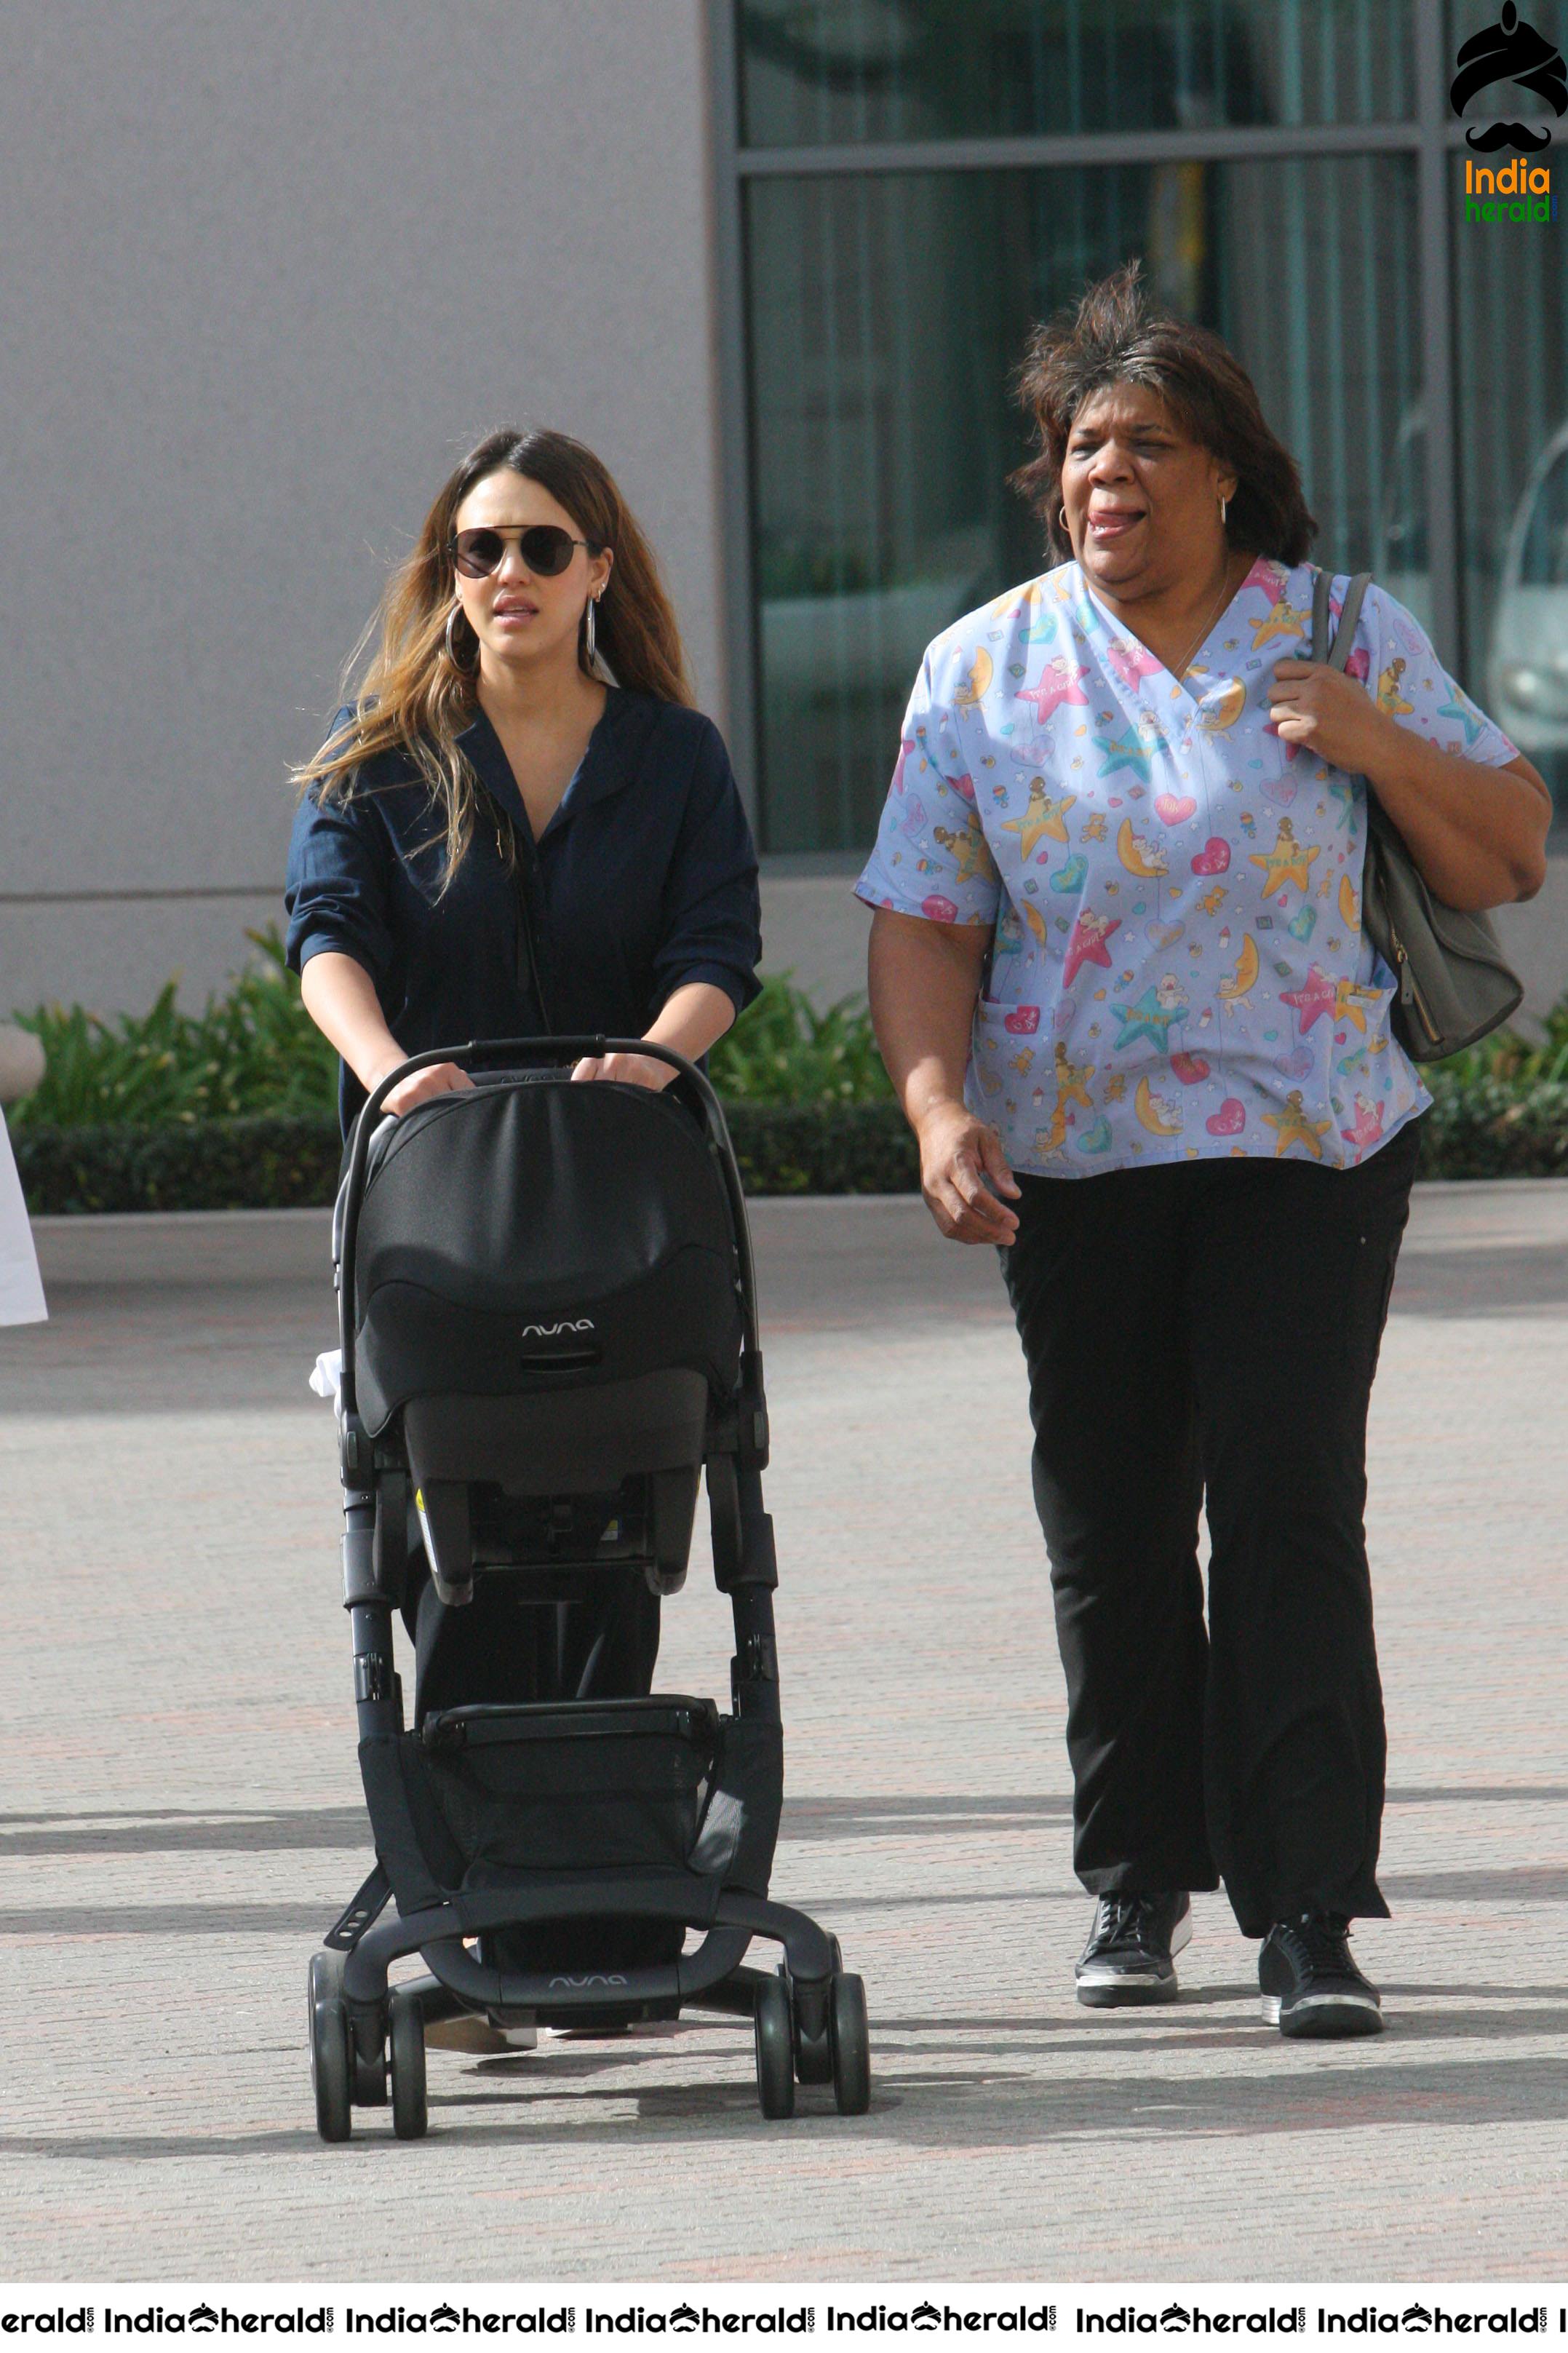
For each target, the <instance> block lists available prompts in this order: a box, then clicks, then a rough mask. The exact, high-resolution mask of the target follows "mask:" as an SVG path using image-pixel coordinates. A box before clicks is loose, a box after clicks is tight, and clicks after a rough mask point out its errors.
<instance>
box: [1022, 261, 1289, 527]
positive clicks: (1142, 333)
mask: <svg viewBox="0 0 1568 2353" xmlns="http://www.w3.org/2000/svg"><path fill="white" fill-rule="evenodd" d="M1142 276H1143V273H1142V263H1141V262H1138V261H1130V262H1128V263H1127V264H1126V265H1125V266H1124V267H1123V268H1122V269H1118V270H1117V271H1115V272H1114V274H1113V275H1112V276H1111V277H1110V278H1105V279H1102V280H1100V284H1099V285H1098V286H1091V287H1090V288H1089V290H1088V292H1087V293H1086V294H1085V295H1084V296H1083V297H1082V299H1081V301H1079V304H1078V307H1077V308H1076V310H1068V311H1058V313H1057V314H1056V316H1055V317H1054V318H1052V319H1047V321H1046V322H1045V323H1044V324H1043V325H1041V326H1038V327H1037V328H1036V329H1035V332H1034V333H1033V334H1032V335H1031V336H1030V338H1029V343H1028V349H1027V352H1026V354H1025V358H1024V364H1023V365H1022V366H1021V367H1020V368H1019V370H1018V373H1017V376H1016V391H1017V396H1018V400H1019V403H1020V405H1021V406H1023V407H1025V408H1026V409H1028V410H1030V411H1031V413H1032V414H1033V417H1034V419H1035V430H1036V436H1037V440H1038V443H1039V455H1038V456H1037V457H1036V458H1033V459H1030V461H1029V463H1028V464H1027V465H1026V466H1021V467H1020V468H1019V469H1018V470H1017V472H1016V474H1015V475H1014V476H1013V477H1012V482H1013V487H1014V489H1015V490H1016V491H1019V492H1020V493H1021V494H1022V495H1023V497H1025V498H1026V499H1027V501H1028V502H1029V504H1030V506H1031V507H1032V508H1033V509H1034V511H1035V512H1036V513H1037V515H1038V516H1039V517H1040V520H1041V521H1042V522H1044V524H1045V526H1046V533H1047V542H1048V543H1049V546H1050V551H1051V554H1053V555H1054V556H1056V557H1058V559H1064V560H1065V559H1066V558H1067V557H1068V556H1069V555H1070V554H1072V547H1071V544H1070V543H1069V541H1068V536H1067V533H1065V532H1064V531H1063V530H1062V528H1061V524H1060V522H1059V521H1058V509H1059V506H1060V503H1061V480H1062V460H1063V459H1064V458H1065V457H1066V455H1067V446H1068V434H1069V433H1070V432H1071V431H1072V422H1073V418H1074V417H1076V416H1077V414H1078V412H1079V408H1080V407H1081V406H1083V403H1084V402H1085V401H1086V400H1087V399H1088V398H1089V396H1090V394H1092V393H1097V392H1103V391H1104V390H1105V388H1106V386H1107V385H1113V384H1140V385H1146V386H1147V388H1148V389H1149V391H1151V392H1154V393H1158V395H1159V396H1160V398H1161V399H1162V400H1163V402H1164V403H1165V405H1166V406H1167V407H1168V408H1169V409H1170V410H1171V411H1172V413H1173V416H1175V417H1178V418H1179V419H1180V420H1181V422H1182V423H1183V424H1184V426H1185V427H1186V429H1187V431H1188V432H1189V433H1190V434H1191V435H1192V437H1193V438H1194V441H1197V442H1200V443H1201V444H1202V446H1203V447H1204V448H1205V449H1207V450H1209V451H1210V452H1211V453H1212V455H1213V456H1215V458H1218V459H1220V460H1221V462H1222V464H1224V465H1226V466H1227V467H1228V468H1230V469H1231V470H1232V471H1233V472H1234V473H1235V475H1236V495H1235V497H1234V498H1233V499H1232V500H1231V501H1230V511H1229V513H1228V515H1227V516H1226V538H1227V539H1228V540H1229V542H1230V543H1231V545H1232V546H1233V547H1238V548H1245V549H1246V550H1247V553H1248V554H1253V555H1267V556H1272V557H1274V558H1275V559H1277V560H1278V561H1279V563H1281V564H1292V565H1293V564H1300V563H1301V562H1302V561H1303V560H1304V558H1305V556H1306V554H1307V550H1308V549H1309V547H1310V545H1311V543H1312V541H1313V539H1314V538H1315V537H1316V535H1317V529H1318V526H1317V524H1316V523H1315V522H1313V520H1312V517H1311V516H1310V514H1309V513H1308V512H1307V501H1306V500H1305V498H1304V497H1303V496H1302V493H1301V471H1300V467H1299V466H1298V465H1297V463H1296V460H1295V459H1294V458H1292V456H1291V455H1290V452H1289V449H1287V448H1286V447H1285V445H1284V443H1283V442H1282V441H1281V440H1280V439H1279V437H1278V435H1277V434H1275V433H1274V432H1273V431H1272V430H1271V429H1270V427H1269V426H1268V422H1267V420H1266V419H1265V417H1264V414H1263V410H1262V408H1261V407H1260V406H1259V404H1258V394H1257V392H1256V390H1255V389H1254V386H1253V382H1252V378H1251V377H1250V376H1249V375H1247V370H1246V369H1245V368H1244V367H1242V366H1241V365H1240V364H1239V363H1238V362H1237V360H1236V359H1235V357H1234V356H1233V355H1232V353H1230V352H1229V351H1227V349H1226V346H1225V344H1224V343H1222V342H1221V341H1220V339H1219V337H1218V336H1217V335H1215V334H1212V333H1211V332H1209V330H1208V328H1206V327H1196V326H1194V325H1193V324H1192V323H1191V322H1189V321H1188V320H1185V319H1178V318H1175V317H1173V315H1172V314H1171V313H1170V312H1169V311H1158V310H1155V309H1154V308H1153V307H1152V304H1151V302H1150V301H1149V299H1148V296H1147V295H1146V293H1145V291H1144V289H1143V282H1142Z"/></svg>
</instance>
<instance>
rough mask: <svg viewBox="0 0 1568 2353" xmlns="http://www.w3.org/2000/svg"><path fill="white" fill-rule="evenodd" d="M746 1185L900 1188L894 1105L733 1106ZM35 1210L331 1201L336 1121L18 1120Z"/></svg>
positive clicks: (906, 1150)
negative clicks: (148, 1123) (98, 1123)
mask: <svg viewBox="0 0 1568 2353" xmlns="http://www.w3.org/2000/svg"><path fill="white" fill-rule="evenodd" d="M728 1112H729V1119H730V1129H731V1134H732V1135H733V1137H734V1141H735V1150H736V1154H737V1155H738V1157H739V1159H740V1163H741V1173H742V1177H743V1179H744V1182H745V1186H746V1189H747V1191H748V1192H750V1193H758V1194H761V1193H907V1192H910V1191H911V1190H912V1189H913V1187H914V1184H915V1174H916V1160H915V1149H914V1143H913V1139H912V1138H911V1137H910V1133H909V1130H908V1129H907V1128H906V1127H905V1125H904V1122H903V1117H902V1114H901V1113H900V1111H899V1108H898V1106H897V1104H896V1103H840V1104H833V1103H823V1104H811V1105H807V1106H805V1107H804V1108H801V1109H798V1110H797V1109H795V1108H792V1107H790V1106H786V1105H784V1104H775V1103H731V1104H730V1105H729V1106H728ZM14 1145H15V1149H16V1166H17V1168H18V1169H19V1171H20V1173H21V1178H22V1189H23V1191H24V1193H25V1194H26V1199H27V1207H28V1208H29V1209H30V1210H31V1211H32V1213H33V1215H34V1216H35V1217H45V1216H54V1217H59V1216H66V1217H75V1216H80V1215H84V1214H89V1213H91V1212H93V1211H102V1210H108V1209H301V1208H321V1207H323V1206H325V1205H326V1204H328V1203H330V1202H331V1198H332V1196H333V1194H334V1192H335V1191H336V1189H337V1182H338V1166H339V1159H340V1154H341V1146H340V1144H339V1139H338V1126H337V1122H336V1121H335V1120H330V1119H329V1120H323V1119H272V1118H250V1119H212V1120H197V1121H193V1122H191V1123H190V1124H186V1125H182V1126H166V1127H128V1126H121V1125H114V1126H107V1125H106V1126H102V1127H47V1126H42V1125H37V1126H27V1127H20V1128H18V1130H17V1132H16V1136H15V1138H14Z"/></svg>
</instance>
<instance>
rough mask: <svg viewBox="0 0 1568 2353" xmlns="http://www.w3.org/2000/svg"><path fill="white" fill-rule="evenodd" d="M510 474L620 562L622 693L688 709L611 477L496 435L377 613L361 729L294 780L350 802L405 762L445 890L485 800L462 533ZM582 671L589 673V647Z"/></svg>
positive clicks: (617, 628) (356, 725)
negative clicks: (396, 762) (460, 594)
mask: <svg viewBox="0 0 1568 2353" xmlns="http://www.w3.org/2000/svg"><path fill="white" fill-rule="evenodd" d="M503 467H504V468H506V469H508V470H510V472H512V473H514V474H522V475H524V476H526V477H527V479H528V480H530V481H532V482H537V483H538V484H539V485H540V488H541V489H542V490H545V491H549V493H550V495H551V497H552V499H554V500H555V501H556V502H557V503H558V504H559V505H561V506H563V507H564V508H565V510H566V512H567V513H568V514H569V515H570V516H571V518H572V520H573V522H574V523H575V524H576V526H577V528H578V530H579V531H580V532H581V533H582V534H583V536H584V539H585V540H586V541H587V542H588V543H589V545H590V547H591V548H592V549H593V550H594V551H595V553H596V552H598V551H599V550H602V549H605V548H608V549H609V550H610V552H611V554H613V556H614V558H615V561H614V563H613V564H612V565H611V567H610V577H609V581H608V584H607V585H606V586H605V592H604V595H603V596H601V597H600V599H599V602H598V606H597V607H596V631H597V637H598V651H599V653H600V655H601V656H602V657H603V659H604V660H605V663H606V665H607V666H608V668H609V670H611V671H612V673H613V674H614V677H615V680H616V684H617V685H619V686H624V687H628V688H630V689H631V690H632V691H633V692H635V693H638V694H652V695H657V696H658V698H659V700H660V701H661V702H682V703H689V702H690V700H691V690H690V688H689V684H688V682H687V676H686V657H685V655H684V653H683V652H682V650H681V645H680V632H679V628H677V626H676V620H675V614H674V611H673V609H672V608H671V606H670V602H669V598H668V596H667V595H666V593H665V588H664V583H663V581H662V580H661V579H660V577H659V571H658V564H657V562H656V561H655V559H654V554H653V550H652V548H651V547H650V546H649V545H648V543H647V538H646V537H645V536H644V534H643V532H642V530H641V528H640V527H639V525H638V523H637V518H636V516H635V515H634V514H633V513H632V512H631V510H630V508H629V507H628V506H627V505H626V501H625V500H624V499H623V498H622V496H621V494H620V491H619V490H618V489H617V488H616V481H615V478H614V477H613V475H612V474H611V473H610V471H609V469H608V468H607V467H606V466H605V465H604V464H603V463H602V461H601V460H600V459H597V458H596V457H595V455H594V452H593V451H592V450H591V449H588V448H584V445H583V443H582V442H581V441H574V440H573V438H572V437H571V435H570V434H567V433H552V432H548V431H543V430H540V431H535V432H529V433H523V432H519V431H517V430H515V429H514V428H512V427H504V428H503V429H502V430H501V431H500V432H498V433H488V434H487V435H486V436H485V438H484V439H483V440H482V441H481V442H480V443H479V446H478V447H477V448H473V449H470V450H469V452H468V456H467V457H466V458H465V459H463V462H462V464H461V465H460V466H458V468H457V470H456V471H455V472H453V473H452V474H450V475H449V476H448V477H447V480H446V481H445V482H444V483H443V484H442V486H441V489H440V491H438V493H437V498H436V502H435V504H434V505H433V506H432V508H431V509H430V512H429V513H428V514H427V515H426V518H425V521H424V523H423V525H422V526H421V528H420V533H419V537H418V539H417V540H416V543H415V546H414V551H413V553H412V554H411V555H409V557H408V558H407V560H406V562H405V563H404V564H402V565H399V566H398V568H397V570H396V571H395V573H394V574H393V575H392V578H391V579H390V580H389V581H388V583H387V586H386V594H385V595H384V597H383V598H382V601H381V606H380V609H379V611H378V612H377V614H376V615H375V616H374V617H373V619H372V620H371V623H370V625H369V627H368V628H367V629H366V630H365V633H364V635H363V637H362V638H361V639H360V641H359V643H358V645H357V646H356V647H355V648H354V649H353V653H352V654H351V655H350V656H349V659H348V665H347V668H346V670H345V671H344V674H343V689H342V701H343V702H346V703H347V704H349V705H350V706H351V708H352V710H353V720H352V722H351V723H350V724H349V725H348V726H347V727H346V728H342V729H340V731H339V732H338V733H337V734H335V735H334V736H333V737H332V739H331V742H330V743H328V744H323V746H322V748H321V751H319V752H318V753H317V754H316V756H315V758H314V759H313V760H307V761H306V762H305V764H304V765H303V766H302V767H300V768H296V769H295V771H294V777H295V781H296V783H297V784H298V785H299V786H300V790H301V791H302V792H306V791H309V790H310V787H311V786H320V788H321V792H322V794H323V795H324V796H325V795H329V794H333V793H339V794H341V793H345V792H347V791H348V790H349V788H350V786H351V783H352V780H353V776H354V774H355V772H356V771H357V770H358V769H359V768H360V767H362V766H363V765H364V763H365V762H366V761H369V760H373V759H374V757H375V756H376V754H378V753H380V752H389V751H396V752H400V753H402V754H404V755H405V758H407V759H408V760H410V761H412V762H413V764H414V765H415V766H416V768H417V769H418V771H419V774H420V775H421V776H423V777H424V779H425V781H426V784H427V785H428V786H429V787H430V792H431V797H432V799H433V801H434V803H435V806H436V807H437V809H438V810H439V811H440V814H441V817H442V819H443V823H444V828H445V833H446V852H447V880H448V881H449V880H450V878H451V876H452V875H453V874H454V873H455V872H456V871H457V868H458V864H459V863H460V861H461V860H462V858H463V855H464V852H465V851H466V850H467V849H468V842H469V840H470V839H471V838H472V835H473V828H474V811H475V806H476V798H477V796H478V794H479V782H478V779H477V778H476V777H475V776H474V774H473V771H472V769H471V768H470V767H469V765H468V762H467V760H466V759H465V758H464V757H463V754H462V753H461V751H460V750H459V749H458V737H459V735H461V734H462V733H463V732H464V730H465V729H466V728H467V727H468V725H469V724H470V723H471V722H472V720H473V717H474V712H475V711H476V709H477V707H478V706H477V702H476V698H475V693H474V670H473V668H472V666H471V665H472V663H473V659H474V656H475V654H476V652H477V650H478V644H477V640H476V638H475V637H474V633H473V630H472V628H470V626H469V624H468V621H467V619H466V618H465V617H463V615H462V612H461V609H460V607H459V608H458V619H457V622H456V623H455V624H454V625H453V627H452V630H451V638H450V639H448V637H447V624H448V622H449V621H450V620H451V617H452V613H453V610H454V607H455V606H456V600H457V587H456V574H455V573H454V570H453V565H452V552H451V551H452V526H453V522H454V519H455V518H456V515H457V512H458V508H459V507H460V506H461V505H462V503H463V501H464V500H465V499H466V498H467V497H468V492H469V491H471V490H472V489H473V488H474V485H475V484H476V483H477V482H480V481H483V480H484V479H485V477H486V476H487V475H489V474H494V473H499V472H500V470H501V469H502V468H503ZM373 642H374V652H373V653H372V654H371V655H370V658H369V659H368V660H366V659H365V654H366V649H367V648H368V647H370V646H371V645H372V643H373ZM454 648H455V649H456V650H455V651H454ZM577 659H578V661H579V663H580V664H581V666H582V668H583V670H584V672H587V673H589V674H590V675H591V674H592V671H591V666H590V664H589V663H588V661H587V659H586V647H585V644H584V638H582V637H581V636H579V638H578V645H577ZM362 664H363V668H362Z"/></svg>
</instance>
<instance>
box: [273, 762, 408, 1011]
mask: <svg viewBox="0 0 1568 2353" xmlns="http://www.w3.org/2000/svg"><path fill="white" fill-rule="evenodd" d="M373 826H374V819H373V818H371V817H370V816H369V814H368V812H366V811H365V810H364V809H363V807H360V806H358V805H356V803H355V802H354V801H353V799H352V798H351V799H349V800H343V799H342V798H340V797H338V796H337V795H333V797H331V799H330V800H328V801H327V803H326V804H325V806H323V805H322V802H321V795H320V788H319V787H318V788H316V789H314V790H312V791H311V792H310V794H309V795H307V797H306V798H305V799H304V800H302V801H301V802H300V807H299V809H298V810H297V812H296V814H295V818H294V831H293V834H292V837H291V838H290V840H289V879H288V883H287V886H286V888H285V890H284V893H283V904H284V907H285V909H286V910H287V913H288V917H289V928H288V933H287V936H286V940H285V952H286V954H287V956H288V960H289V965H290V967H291V969H292V970H293V971H295V972H300V971H302V970H303V968H304V966H305V965H307V964H308V963H309V962H310V958H311V957H312V956H313V955H321V954H322V953H323V951H326V950H333V951H335V952H336V953H337V954H339V955H347V956H352V957H353V960H354V962H355V963H356V964H357V965H362V966H363V969H364V970H365V971H366V972H367V973H369V975H370V976H371V978H372V980H373V981H374V982H376V983H377V985H378V986H379V984H380V983H381V982H382V980H383V979H384V977H385V975H386V971H387V967H388V965H390V963H391V961H392V956H393V948H394V942H393V934H392V926H391V923H390V921H389V892H388V887H387V876H386V873H385V871H384V845H378V844H377V843H376V841H375V840H374V837H373V833H372V828H373ZM378 848H379V849H380V850H381V853H382V854H381V855H378Z"/></svg>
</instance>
